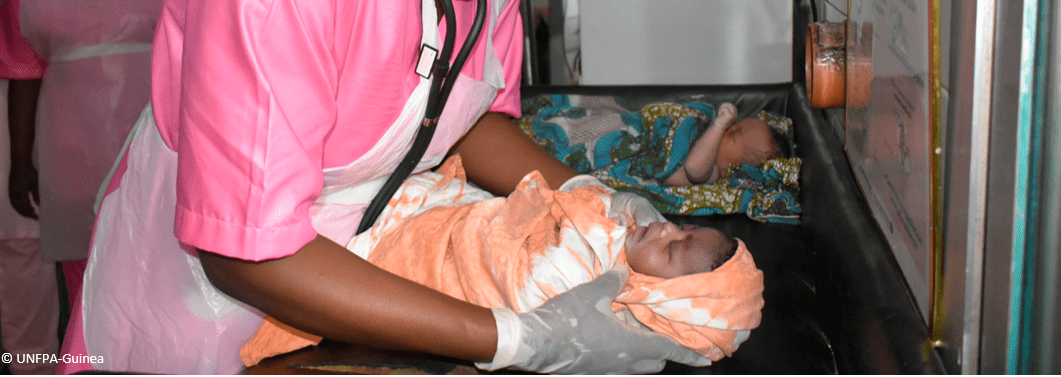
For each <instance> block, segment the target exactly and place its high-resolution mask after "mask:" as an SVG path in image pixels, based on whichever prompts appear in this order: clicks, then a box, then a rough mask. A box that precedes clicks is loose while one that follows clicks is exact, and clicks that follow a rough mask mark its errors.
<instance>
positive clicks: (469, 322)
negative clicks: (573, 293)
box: [199, 236, 497, 361]
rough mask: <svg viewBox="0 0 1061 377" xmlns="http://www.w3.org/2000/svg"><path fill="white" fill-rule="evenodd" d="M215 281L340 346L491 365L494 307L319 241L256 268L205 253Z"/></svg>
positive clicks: (494, 341) (232, 293) (494, 342)
mask: <svg viewBox="0 0 1061 377" xmlns="http://www.w3.org/2000/svg"><path fill="white" fill-rule="evenodd" d="M199 259H200V261H202V264H203V270H204V271H205V272H206V276H207V277H208V278H209V279H210V282H211V283H213V284H214V286H216V287H217V288H218V289H220V290H221V291H222V292H225V293H226V294H228V295H230V296H232V297H234V298H236V299H238V300H240V301H243V302H245V303H247V304H250V305H251V306H254V307H256V308H258V309H260V310H262V311H263V312H265V313H266V314H268V315H270V316H273V317H274V318H276V319H278V320H280V321H281V322H283V323H285V324H288V325H291V326H293V327H295V328H298V329H300V330H303V331H306V332H309V333H312V334H316V335H320V336H323V337H325V338H329V339H335V340H340V341H346V342H352V343H360V344H370V345H373V346H377V347H383V348H391V349H402V350H413V351H422V352H429V353H433V354H438V355H443V356H450V357H455V358H460V359H464V360H478V361H489V360H490V359H491V358H493V357H494V352H495V348H496V346H497V329H496V325H495V321H494V317H493V314H492V313H491V312H490V310H489V309H486V308H482V307H479V306H475V305H472V304H469V303H466V302H464V301H460V300H457V299H455V298H452V297H450V296H447V295H445V294H442V293H439V292H438V291H435V290H432V289H430V288H426V287H424V286H421V285H418V284H416V283H414V282H412V281H409V280H407V279H404V278H401V277H398V276H396V275H394V274H391V273H389V272H387V271H384V270H382V269H380V268H379V267H376V266H374V265H372V264H370V263H368V262H367V261H365V260H364V259H362V258H360V257H358V256H356V255H354V254H353V253H351V252H350V251H349V250H346V249H345V248H343V247H342V246H339V245H338V244H336V243H335V242H333V241H331V240H329V239H327V238H325V237H323V236H317V238H316V239H314V240H313V241H311V242H310V243H309V244H307V245H306V246H304V247H302V248H301V249H300V250H299V251H298V252H296V253H295V254H293V255H290V256H287V257H283V258H278V259H273V260H268V261H263V262H250V261H244V260H240V259H234V258H229V257H225V256H221V255H218V254H214V253H210V252H205V251H202V250H200V251H199Z"/></svg>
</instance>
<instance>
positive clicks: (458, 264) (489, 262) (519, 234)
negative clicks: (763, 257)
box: [241, 156, 763, 366]
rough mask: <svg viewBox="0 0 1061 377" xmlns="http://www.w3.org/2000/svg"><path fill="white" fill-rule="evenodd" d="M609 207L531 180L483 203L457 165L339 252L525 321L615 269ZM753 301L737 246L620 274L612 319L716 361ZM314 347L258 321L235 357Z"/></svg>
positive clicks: (402, 197) (733, 344)
mask: <svg viewBox="0 0 1061 377" xmlns="http://www.w3.org/2000/svg"><path fill="white" fill-rule="evenodd" d="M610 204H611V196H610V195H609V194H608V193H607V192H606V191H604V190H603V189H600V188H598V187H596V186H588V187H586V188H579V189H575V190H572V191H571V192H563V191H554V190H551V189H549V188H548V187H547V185H546V183H545V180H544V179H543V178H542V176H541V175H540V174H539V173H538V172H532V173H531V174H528V175H527V176H526V177H524V178H523V180H522V181H521V182H520V184H519V186H518V187H517V188H516V190H515V191H514V192H513V193H512V194H511V195H509V196H508V197H507V198H505V197H501V198H498V197H493V196H492V195H490V194H489V193H487V192H485V191H483V190H482V189H480V188H478V187H475V186H474V185H472V184H469V183H468V182H467V181H466V179H465V177H464V170H463V168H462V167H461V164H460V158H459V156H458V157H453V158H451V159H449V160H448V161H447V162H446V163H445V164H444V165H443V166H442V167H440V168H439V169H438V170H437V171H436V172H433V173H423V174H418V175H415V176H412V177H410V178H409V179H408V180H407V181H406V183H405V184H404V185H403V186H402V188H401V189H400V190H399V191H398V193H396V194H395V196H394V199H391V201H390V203H389V204H388V206H387V208H386V209H385V210H384V211H383V213H382V214H381V215H380V220H379V221H378V222H377V223H376V225H375V226H374V227H373V228H372V229H371V230H370V231H368V232H365V233H363V234H361V235H359V236H357V237H355V238H354V239H353V240H352V241H351V242H350V244H349V245H347V248H349V249H350V250H351V251H352V252H354V253H356V254H357V255H359V256H361V257H364V258H366V259H367V260H368V261H369V262H371V263H373V264H375V265H377V266H379V267H381V268H383V269H386V270H388V271H390V272H393V273H395V274H398V275H401V276H404V277H406V278H408V279H411V280H413V281H416V282H418V283H420V284H423V285H425V286H428V287H431V288H434V289H436V290H438V291H441V292H443V293H445V294H448V295H450V296H453V297H455V298H459V299H461V300H465V301H468V302H472V303H475V304H477V305H481V306H485V307H509V308H512V310H514V311H516V312H526V311H529V310H531V309H534V308H535V307H537V306H539V305H541V304H542V303H544V302H545V301H546V300H548V299H549V298H550V297H553V296H555V295H557V294H560V293H562V292H564V291H567V290H568V289H571V288H573V287H575V286H577V285H579V284H581V283H585V282H588V281H590V280H592V279H594V278H596V277H598V276H600V275H601V274H602V273H604V272H606V271H608V270H609V269H611V268H612V267H614V266H615V265H617V264H626V252H625V248H624V243H625V239H626V234H627V232H628V231H630V230H632V229H633V228H634V227H633V225H632V224H630V222H628V221H627V219H625V218H609V217H608V215H607V213H608V206H609V205H610ZM762 292H763V274H762V271H760V270H759V269H758V268H756V267H755V262H754V261H753V260H752V256H751V254H750V253H749V252H748V250H747V248H746V247H745V246H744V243H743V242H739V247H738V250H737V253H736V254H735V255H734V256H733V257H732V258H731V259H730V260H729V261H727V262H726V263H725V264H723V265H722V266H721V267H719V268H718V269H716V270H714V271H711V272H705V273H698V274H692V275H686V276H681V277H678V278H674V279H663V278H658V277H653V276H648V275H644V274H639V273H637V272H635V271H631V274H630V280H629V281H628V283H627V286H626V287H624V289H623V290H622V292H621V293H620V294H619V296H618V297H617V298H616V299H615V301H614V302H613V303H612V309H613V310H615V312H616V315H617V316H618V317H619V318H620V319H621V320H623V321H626V322H627V323H630V324H633V325H637V326H640V327H643V328H648V329H651V330H652V331H656V332H659V333H661V334H664V335H667V336H669V337H671V338H673V339H675V340H676V341H678V343H681V344H682V345H684V346H686V347H688V348H690V349H692V350H694V351H696V352H698V353H700V354H701V355H704V356H706V357H708V358H710V359H712V360H715V361H717V360H719V359H721V358H723V357H726V356H729V355H731V354H732V353H733V352H734V351H736V350H737V347H738V346H739V345H740V344H741V342H743V341H744V340H746V339H748V336H749V334H750V332H751V330H752V329H754V328H756V327H758V326H759V321H760V319H761V309H762V307H763V298H762ZM319 340H320V338H319V337H315V336H311V335H308V334H304V333H300V332H298V331H297V330H294V329H292V328H290V327H287V326H284V325H283V324H280V323H279V322H276V321H275V320H271V319H269V320H266V322H265V323H263V324H262V327H261V328H260V329H259V331H258V334H256V335H255V336H254V338H253V339H251V341H249V342H248V343H247V344H246V345H245V346H244V347H243V349H242V350H241V355H242V356H243V359H244V362H245V363H246V364H247V365H248V366H249V365H253V364H255V363H257V362H258V361H260V360H261V359H262V358H264V357H269V356H272V355H276V354H280V353H284V352H289V351H293V350H295V349H298V348H301V347H304V346H307V345H311V344H316V343H317V342H319Z"/></svg>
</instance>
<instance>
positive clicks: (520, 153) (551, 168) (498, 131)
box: [450, 112, 578, 195]
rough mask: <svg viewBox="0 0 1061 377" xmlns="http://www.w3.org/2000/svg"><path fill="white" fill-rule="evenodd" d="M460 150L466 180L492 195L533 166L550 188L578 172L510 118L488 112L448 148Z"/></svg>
mask: <svg viewBox="0 0 1061 377" xmlns="http://www.w3.org/2000/svg"><path fill="white" fill-rule="evenodd" d="M454 153H459V154H460V155H461V162H462V163H463V164H464V170H465V173H466V174H467V176H468V180H469V181H472V182H474V183H475V184H477V185H479V186H480V187H482V188H484V189H486V190H487V191H490V192H492V193H494V194H495V195H508V194H509V193H510V192H512V190H515V189H516V185H518V184H519V181H520V180H521V179H523V176H525V175H527V173H530V172H532V171H534V170H538V171H539V172H541V173H542V176H543V177H545V180H546V181H547V182H549V186H550V187H552V188H554V189H555V188H558V187H560V185H562V184H563V183H564V182H567V180H568V179H570V178H571V177H574V176H575V175H577V174H578V172H576V171H575V170H574V169H571V168H570V167H568V166H567V165H564V163H563V162H561V161H560V160H558V159H556V157H553V156H552V155H550V154H549V153H547V152H545V150H544V149H542V148H541V147H539V146H538V144H535V143H534V141H533V140H531V139H530V137H528V136H527V135H526V134H524V133H523V131H520V129H519V127H517V126H516V124H515V123H514V122H513V121H512V118H511V117H509V116H508V115H506V114H503V113H494V112H488V113H486V114H485V115H483V116H482V117H480V118H479V121H478V122H476V123H475V125H474V126H472V128H471V130H469V131H468V133H466V134H465V135H464V137H463V138H461V139H460V140H458V141H457V143H456V144H455V145H454V146H453V147H452V148H450V154H454Z"/></svg>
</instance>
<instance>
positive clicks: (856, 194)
mask: <svg viewBox="0 0 1061 377" xmlns="http://www.w3.org/2000/svg"><path fill="white" fill-rule="evenodd" d="M522 91H523V97H524V98H526V97H529V96H536V95H540V94H586V95H591V94H592V95H618V96H621V97H623V98H624V99H625V101H626V103H627V106H628V107H629V108H640V106H642V105H643V104H646V103H650V102H657V101H668V100H673V99H675V98H679V97H688V96H690V95H692V94H700V95H703V96H704V100H705V101H707V102H709V103H713V104H715V105H718V104H720V103H722V102H733V103H734V104H735V105H736V106H737V109H738V111H739V113H740V115H739V116H740V117H745V116H749V115H751V114H754V113H756V112H758V111H759V110H762V109H766V110H770V111H773V112H776V113H779V114H782V115H785V116H788V117H789V118H792V119H793V122H794V127H795V133H796V144H797V150H796V155H797V156H798V157H800V158H802V159H803V167H802V170H801V174H800V188H801V192H800V202H801V204H802V206H803V211H804V212H803V218H802V222H801V224H800V225H783V224H769V223H760V222H756V221H754V220H751V219H749V218H747V217H746V216H744V215H725V216H702V217H695V216H670V219H671V220H672V221H675V222H677V223H693V224H698V225H704V226H712V227H715V228H718V229H720V230H722V231H724V232H726V233H727V234H730V235H731V236H735V237H738V238H740V239H742V240H743V241H744V242H745V243H746V244H747V246H748V249H749V251H750V252H751V253H752V255H753V256H754V257H755V262H756V265H757V266H758V267H759V268H760V269H762V270H763V273H764V284H765V289H764V292H763V296H764V299H765V306H764V308H763V321H762V324H761V325H760V326H759V328H758V329H756V330H754V331H752V335H751V338H749V339H748V340H747V341H746V342H745V343H744V344H742V345H741V347H740V349H738V350H737V352H735V353H734V354H733V355H732V356H731V357H728V358H725V359H722V360H720V361H718V362H716V363H715V364H714V365H712V366H709V367H704V368H691V367H687V366H684V365H678V364H674V363H671V364H669V365H668V366H667V369H666V370H664V373H675V374H677V373H681V374H835V373H841V374H878V373H884V374H907V373H943V369H942V363H941V362H940V359H939V356H938V355H937V354H936V353H935V351H934V350H932V349H930V348H928V349H926V348H924V347H925V346H926V345H927V344H928V333H927V330H926V328H925V325H924V324H923V322H922V320H921V317H920V314H919V313H918V312H917V309H916V308H915V306H914V303H913V300H912V299H911V297H910V294H909V292H908V291H907V290H906V286H905V283H904V281H903V279H902V275H901V274H900V272H899V269H898V265H897V264H896V262H895V260H894V258H893V257H892V254H891V251H890V249H889V248H888V246H887V243H886V242H885V240H884V238H883V236H882V234H881V232H880V231H879V229H878V228H877V227H876V225H875V223H874V222H873V219H872V217H871V215H870V213H869V209H868V208H867V207H866V204H865V202H864V200H863V198H862V195H861V192H860V191H859V190H858V186H857V184H856V183H855V181H854V177H853V175H852V174H851V169H850V164H849V163H848V161H847V157H846V154H845V153H844V151H843V143H842V141H840V140H838V139H837V137H836V134H835V133H834V132H833V131H832V130H831V129H830V128H829V127H830V126H829V125H828V124H826V122H825V119H824V118H823V117H822V114H821V112H820V111H817V110H814V109H811V108H810V107H809V106H808V104H807V100H806V94H805V89H804V88H803V87H802V85H801V84H794V83H784V84H771V85H745V86H598V87H591V86H571V87H525V88H523V89H522Z"/></svg>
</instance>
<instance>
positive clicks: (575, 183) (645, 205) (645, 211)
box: [560, 174, 667, 226]
mask: <svg viewBox="0 0 1061 377" xmlns="http://www.w3.org/2000/svg"><path fill="white" fill-rule="evenodd" d="M590 185H596V186H600V187H601V188H604V190H605V191H607V192H608V193H610V194H611V195H612V205H611V207H610V208H608V217H615V216H618V215H619V214H620V213H624V214H627V215H629V216H630V217H632V218H634V222H635V223H636V224H637V225H639V226H646V225H648V224H650V223H653V222H666V221H667V219H666V218H664V217H663V214H661V213H659V211H657V210H656V207H654V206H652V202H649V201H648V199H645V198H644V197H642V196H641V195H637V194H634V193H632V192H619V191H615V189H613V188H611V187H608V186H607V185H605V184H604V182H601V181H600V180H599V179H597V178H596V177H594V176H592V175H588V174H582V175H576V176H574V177H571V179H568V180H567V182H564V184H562V185H560V191H567V192H571V190H574V189H576V188H579V187H586V186H590Z"/></svg>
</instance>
